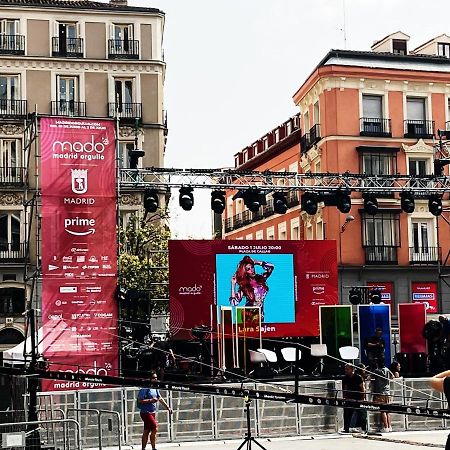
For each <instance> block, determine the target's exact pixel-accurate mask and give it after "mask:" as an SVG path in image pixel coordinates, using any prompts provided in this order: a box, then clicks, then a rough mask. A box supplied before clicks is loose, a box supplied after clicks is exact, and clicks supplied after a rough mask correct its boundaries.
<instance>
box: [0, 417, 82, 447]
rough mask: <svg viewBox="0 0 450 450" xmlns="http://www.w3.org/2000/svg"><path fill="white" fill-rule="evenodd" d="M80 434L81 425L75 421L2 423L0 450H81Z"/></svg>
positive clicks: (0, 425)
mask: <svg viewBox="0 0 450 450" xmlns="http://www.w3.org/2000/svg"><path fill="white" fill-rule="evenodd" d="M49 429H50V430H51V432H50V433H48V430H49ZM79 433H80V425H79V423H78V422H77V421H76V420H74V419H60V420H38V421H35V422H25V421H24V422H9V423H1V424H0V436H1V440H0V449H1V450H7V449H13V450H16V449H21V448H26V449H27V450H33V449H36V450H41V449H42V448H46V449H52V450H56V449H60V450H81V446H80V441H79V439H78V436H79Z"/></svg>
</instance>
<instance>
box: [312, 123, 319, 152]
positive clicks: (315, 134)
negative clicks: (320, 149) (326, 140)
mask: <svg viewBox="0 0 450 450" xmlns="http://www.w3.org/2000/svg"><path fill="white" fill-rule="evenodd" d="M320 139H321V136H320V125H319V124H318V123H316V124H315V125H313V126H312V127H311V128H310V130H309V146H310V147H311V146H313V145H314V144H315V143H316V142H319V141H320Z"/></svg>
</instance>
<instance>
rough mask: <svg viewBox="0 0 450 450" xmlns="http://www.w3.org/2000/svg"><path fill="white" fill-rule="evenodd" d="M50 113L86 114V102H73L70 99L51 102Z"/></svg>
mask: <svg viewBox="0 0 450 450" xmlns="http://www.w3.org/2000/svg"><path fill="white" fill-rule="evenodd" d="M52 115H53V116H75V117H85V116H86V103H85V102H75V101H72V100H69V101H67V100H59V101H57V102H52Z"/></svg>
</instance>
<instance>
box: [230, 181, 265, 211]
mask: <svg viewBox="0 0 450 450" xmlns="http://www.w3.org/2000/svg"><path fill="white" fill-rule="evenodd" d="M237 198H243V199H244V205H245V206H246V207H247V208H248V209H249V210H250V211H251V212H258V210H259V208H260V207H261V205H265V204H266V193H265V192H264V191H263V190H261V189H258V188H256V187H255V188H254V187H251V188H248V189H246V190H245V191H238V192H237V193H236V194H235V195H234V196H233V200H235V199H237Z"/></svg>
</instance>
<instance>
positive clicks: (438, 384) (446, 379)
mask: <svg viewBox="0 0 450 450" xmlns="http://www.w3.org/2000/svg"><path fill="white" fill-rule="evenodd" d="M430 386H431V387H432V388H433V389H434V390H435V391H437V392H443V393H444V394H445V398H446V400H447V408H450V370H445V371H444V372H441V373H438V374H437V375H435V376H434V377H431V378H430ZM445 450H450V434H449V435H448V436H447V443H446V444H445Z"/></svg>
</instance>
